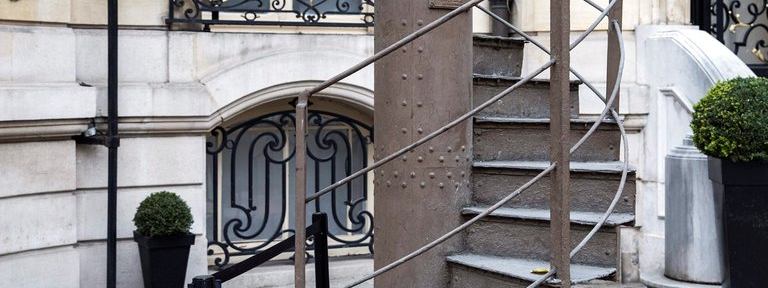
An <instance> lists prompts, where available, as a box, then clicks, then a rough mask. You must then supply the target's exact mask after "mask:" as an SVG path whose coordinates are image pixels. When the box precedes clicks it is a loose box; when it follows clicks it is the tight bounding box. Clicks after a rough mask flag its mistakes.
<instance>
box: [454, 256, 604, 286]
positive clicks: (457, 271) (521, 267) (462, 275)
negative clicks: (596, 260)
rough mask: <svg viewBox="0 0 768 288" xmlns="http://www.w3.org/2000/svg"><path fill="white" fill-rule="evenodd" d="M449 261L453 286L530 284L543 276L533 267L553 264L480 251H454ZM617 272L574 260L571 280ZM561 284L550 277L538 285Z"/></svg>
mask: <svg viewBox="0 0 768 288" xmlns="http://www.w3.org/2000/svg"><path fill="white" fill-rule="evenodd" d="M447 261H448V263H449V264H450V265H449V266H450V269H451V274H452V277H451V287H452V288H476V287H483V288H502V287H504V288H507V287H513V288H518V287H527V286H528V284H530V283H533V282H534V281H536V280H538V278H540V277H541V275H538V274H534V273H531V271H532V270H533V269H537V268H549V267H550V265H549V263H548V262H545V261H536V260H529V259H520V258H506V257H496V256H489V255H478V254H463V255H452V256H448V257H447ZM615 273H616V269H614V268H604V267H594V266H588V265H578V264H572V265H571V282H572V283H574V284H578V283H588V282H590V281H592V280H595V279H606V278H611V277H612V276H613V275H614V274H615ZM559 286H560V280H559V279H551V280H548V281H547V282H545V283H544V284H543V285H541V286H539V287H559Z"/></svg>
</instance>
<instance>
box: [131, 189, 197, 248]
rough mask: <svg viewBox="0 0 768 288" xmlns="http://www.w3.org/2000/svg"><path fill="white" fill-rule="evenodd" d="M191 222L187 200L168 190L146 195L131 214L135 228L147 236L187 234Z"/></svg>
mask: <svg viewBox="0 0 768 288" xmlns="http://www.w3.org/2000/svg"><path fill="white" fill-rule="evenodd" d="M193 222H194V220H192V212H191V211H190V209H189V205H187V202H184V200H183V199H181V197H179V195H176V194H174V193H171V192H168V191H161V192H156V193H152V194H151V195H149V196H147V198H145V199H144V200H143V201H141V204H139V208H136V215H134V216H133V223H134V224H135V225H136V230H137V231H138V232H139V233H141V235H144V236H147V237H155V236H178V235H184V234H188V233H189V229H190V227H191V226H192V223H193Z"/></svg>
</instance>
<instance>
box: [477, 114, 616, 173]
mask: <svg viewBox="0 0 768 288" xmlns="http://www.w3.org/2000/svg"><path fill="white" fill-rule="evenodd" d="M597 121H598V120H597V119H581V118H577V119H571V133H570V135H569V137H568V142H569V145H573V144H576V142H578V141H579V139H581V137H582V136H584V134H586V133H587V131H589V128H591V127H592V125H593V124H595V122H597ZM473 130H474V134H473V137H472V141H473V144H474V153H475V160H479V161H548V160H549V152H550V151H549V144H550V140H549V139H550V137H549V135H550V131H549V119H536V118H499V117H476V118H475V122H474V129H473ZM620 146H621V132H620V131H619V126H618V125H617V124H616V121H615V120H602V123H601V124H600V126H598V128H597V130H596V131H595V133H593V134H592V136H590V138H589V139H587V141H586V142H584V144H582V146H581V147H580V148H579V149H578V150H576V152H575V153H573V154H571V160H572V161H581V162H584V161H601V162H607V161H617V160H619V152H620V151H619V150H620V149H619V147H620Z"/></svg>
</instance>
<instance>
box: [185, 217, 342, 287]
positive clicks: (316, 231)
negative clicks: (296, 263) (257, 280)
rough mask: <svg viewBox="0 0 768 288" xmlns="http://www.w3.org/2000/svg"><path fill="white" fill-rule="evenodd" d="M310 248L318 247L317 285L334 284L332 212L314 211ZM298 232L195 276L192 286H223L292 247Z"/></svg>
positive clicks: (316, 257)
mask: <svg viewBox="0 0 768 288" xmlns="http://www.w3.org/2000/svg"><path fill="white" fill-rule="evenodd" d="M306 231H307V234H306V235H307V238H308V239H307V240H308V241H309V242H310V243H309V245H308V246H309V249H311V250H314V251H315V287H318V288H328V287H330V275H329V274H330V267H329V266H328V236H329V234H328V216H327V215H326V214H325V213H315V214H314V215H312V225H310V226H309V227H307V230H306ZM294 241H295V239H294V236H290V237H288V238H287V239H285V240H283V241H280V242H279V243H277V244H275V245H274V246H272V247H270V248H269V249H266V250H264V251H262V252H261V253H259V254H257V255H254V256H251V257H250V258H248V259H246V260H244V261H242V262H240V263H237V264H235V265H232V266H231V267H229V268H227V269H224V270H221V271H219V272H216V273H214V274H213V275H204V276H197V277H195V278H194V279H192V283H190V284H189V285H187V287H189V288H221V284H222V283H224V282H227V281H229V280H231V279H233V278H235V277H237V276H240V275H242V274H243V273H246V272H248V271H250V270H251V269H253V268H256V267H258V266H259V265H261V264H264V263H266V262H267V261H269V260H271V259H272V258H275V257H277V255H280V253H283V252H286V251H292V250H293V248H294V246H293V245H294Z"/></svg>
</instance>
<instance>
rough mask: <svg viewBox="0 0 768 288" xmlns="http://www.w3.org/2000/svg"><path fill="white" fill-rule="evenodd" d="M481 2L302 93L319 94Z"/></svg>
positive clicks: (466, 5)
mask: <svg viewBox="0 0 768 288" xmlns="http://www.w3.org/2000/svg"><path fill="white" fill-rule="evenodd" d="M483 1H485V0H472V1H469V2H467V3H464V4H463V5H461V6H459V7H458V8H456V9H454V10H453V11H451V12H448V14H445V15H443V16H441V17H440V18H437V20H435V21H432V22H430V23H429V24H427V25H426V26H424V27H422V28H420V29H419V30H416V31H414V32H413V33H411V34H410V35H408V36H405V37H404V38H403V39H400V40H399V41H397V42H395V43H393V44H392V45H389V46H388V47H387V48H384V49H382V50H381V51H379V52H377V53H376V54H373V55H372V56H371V57H368V58H367V59H365V60H363V61H362V62H360V63H357V64H356V65H355V66H352V67H351V68H349V69H347V70H345V71H344V72H341V73H339V74H337V75H336V76H333V77H331V78H330V79H328V80H325V81H323V83H320V84H318V85H317V86H315V87H312V88H310V89H308V90H307V91H305V92H303V93H308V96H312V95H313V94H315V93H317V92H320V91H322V90H323V89H325V88H328V87H330V86H331V85H333V84H336V83H337V82H339V81H341V80H342V79H344V78H347V77H349V76H350V75H352V74H354V73H356V72H357V71H360V70H362V69H363V68H365V67H366V66H368V65H370V64H372V63H373V62H376V61H377V60H379V59H381V58H382V57H384V56H387V55H388V54H390V53H392V52H394V51H395V50H397V49H399V48H400V47H403V46H405V45H406V44H408V43H410V42H411V41H413V40H416V38H419V37H421V36H422V35H424V34H427V32H429V31H432V30H434V29H435V28H437V27H438V26H440V25H443V23H445V22H448V20H451V19H453V18H454V17H456V16H458V15H459V14H461V13H464V12H466V11H468V10H469V9H472V7H474V6H475V5H477V4H480V3H481V2H483Z"/></svg>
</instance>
